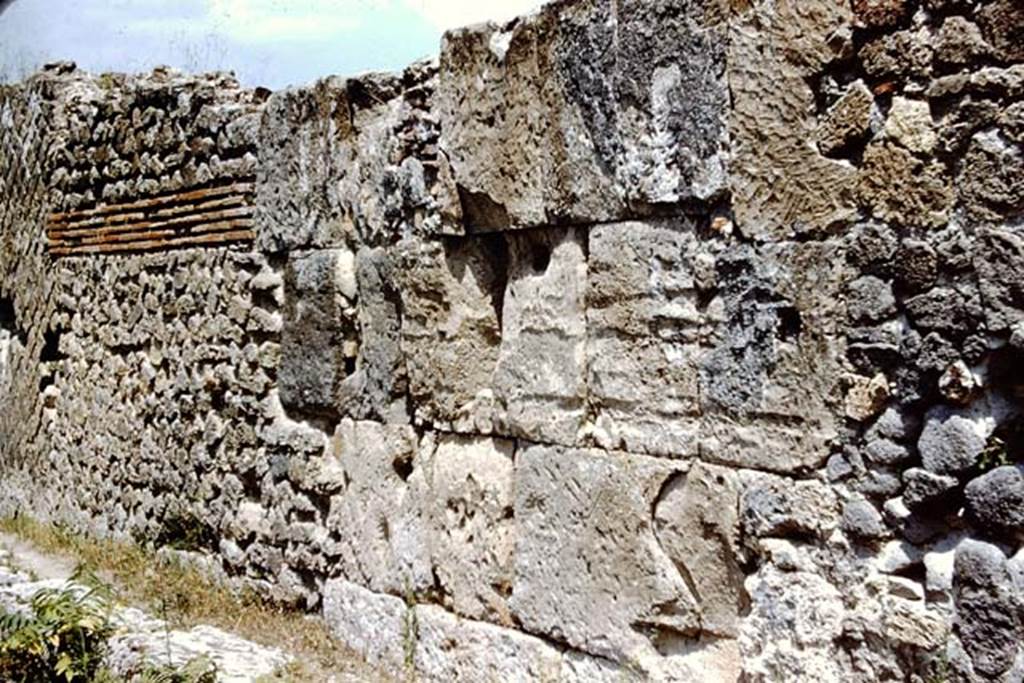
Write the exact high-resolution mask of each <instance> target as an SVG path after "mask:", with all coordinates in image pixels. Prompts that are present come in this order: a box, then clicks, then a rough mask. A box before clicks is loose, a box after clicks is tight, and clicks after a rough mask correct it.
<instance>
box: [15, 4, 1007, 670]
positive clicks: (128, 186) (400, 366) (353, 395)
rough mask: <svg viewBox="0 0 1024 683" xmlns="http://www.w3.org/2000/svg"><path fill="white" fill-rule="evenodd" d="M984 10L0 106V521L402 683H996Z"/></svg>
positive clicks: (46, 84)
mask: <svg viewBox="0 0 1024 683" xmlns="http://www.w3.org/2000/svg"><path fill="white" fill-rule="evenodd" d="M1021 26H1024V7H1022V5H1021V4H1020V3H1019V2H1018V1H1017V0H987V1H980V0H979V1H975V2H971V1H967V0H920V1H912V0H852V3H851V2H847V1H844V2H833V1H831V0H830V1H828V2H826V1H825V0H820V1H819V0H812V1H808V2H804V1H801V2H796V1H795V0H793V1H786V0H775V1H769V0H759V1H757V2H748V1H746V0H731V1H728V2H727V1H726V0H704V1H702V2H697V1H693V2H690V1H686V2H684V1H682V0H656V1H653V2H652V1H651V0H643V1H642V0H618V1H616V2H613V1H611V0H576V1H568V0H566V1H562V2H555V3H552V4H550V5H548V6H547V7H546V8H544V9H543V10H541V11H539V12H538V13H535V14H533V15H531V16H529V17H525V18H522V19H520V20H517V21H514V22H511V23H509V24H508V25H505V26H494V25H481V26H476V27H472V28H468V29H464V30H459V31H454V32H451V33H449V34H447V35H446V36H445V38H444V41H443V44H442V46H441V54H440V58H439V59H438V60H436V61H429V62H422V63H418V64H415V65H413V66H411V67H410V68H408V69H407V70H406V71H404V72H402V73H400V74H374V75H368V76H360V77H355V78H339V77H331V78H327V79H325V80H323V81H320V82H318V83H316V84H314V85H312V86H309V87H305V88H295V89H291V90H286V91H282V92H276V93H268V92H266V91H263V90H246V89H242V88H241V87H239V85H238V84H237V83H236V82H234V80H233V79H231V78H230V77H228V76H224V75H209V76H202V77H190V76H183V75H181V74H176V73H173V72H168V71H162V70H158V71H156V72H154V73H152V74H149V75H145V76H138V77H126V76H119V75H114V76H111V75H105V76H98V77H95V76H91V75H88V74H85V73H82V72H80V71H77V70H74V69H73V68H71V67H70V66H68V65H57V66H54V67H52V68H50V69H48V70H46V71H44V72H42V73H40V74H38V75H37V76H35V77H33V78H32V79H30V80H29V81H28V82H26V83H25V84H22V85H19V86H17V87H15V88H12V89H8V90H4V91H2V92H0V122H2V124H3V126H2V128H0V182H2V183H3V185H2V186H0V189H2V190H3V195H2V196H3V200H2V202H3V203H2V207H3V212H2V213H0V228H2V232H0V244H2V247H3V248H2V251H0V275H2V279H0V405H2V406H3V409H2V411H0V458H2V467H3V473H4V474H3V477H4V478H3V483H2V487H0V509H2V510H3V511H4V512H6V513H13V512H20V513H26V514H32V515H35V516H38V517H42V518H46V519H50V520H53V521H59V522H62V523H66V524H71V525H73V526H75V527H76V528H82V529H88V530H91V531H93V532H98V533H104V534H114V535H119V536H130V537H132V538H134V539H136V540H139V541H141V542H146V543H153V544H156V545H170V546H174V547H177V548H182V549H186V550H191V551H197V552H202V553H204V554H205V555H206V556H207V557H208V558H210V559H209V560H208V562H211V563H212V564H213V565H215V566H216V568H217V569H218V571H220V572H221V573H222V574H223V576H224V578H225V580H229V581H234V582H238V583H240V584H245V585H247V586H249V587H252V588H256V589H258V590H260V591H262V592H264V593H265V594H266V595H268V596H269V597H272V598H273V599H275V600H280V601H283V602H290V603H294V604H298V605H301V606H303V607H305V608H307V609H309V610H313V611H318V612H320V613H322V615H323V616H324V617H325V618H326V620H327V621H328V622H329V624H330V625H331V627H332V629H333V631H334V632H335V633H336V634H337V636H338V637H339V638H340V639H341V640H342V641H343V642H345V643H346V644H347V645H348V646H350V647H352V648H353V649H355V650H356V651H357V652H359V653H360V654H361V655H362V656H364V657H366V658H367V659H368V660H370V661H372V662H375V663H378V664H380V665H381V666H383V667H385V668H390V669H393V670H396V671H397V670H401V669H403V668H405V667H408V666H412V667H414V668H415V669H416V670H417V671H418V672H419V674H420V675H421V676H422V677H423V678H424V679H426V680H438V681H449V680H467V681H470V680H472V681H477V680H523V681H525V680H559V681H602V680H608V681H618V680H632V679H636V680H662V681H710V680H737V679H741V678H742V679H743V680H749V681H776V680H787V681H789V680H807V681H833V680H836V681H838V680H843V681H847V680H855V681H858V680H860V681H876V680H900V681H903V680H916V681H929V680H969V681H1006V682H1009V681H1018V680H1020V679H1021V677H1022V676H1024V647H1021V643H1022V642H1024V551H1022V550H1021V542H1022V540H1024V414H1022V409H1024V405H1022V401H1024V232H1022V230H1024V50H1022V46H1024V36H1022V34H1021Z"/></svg>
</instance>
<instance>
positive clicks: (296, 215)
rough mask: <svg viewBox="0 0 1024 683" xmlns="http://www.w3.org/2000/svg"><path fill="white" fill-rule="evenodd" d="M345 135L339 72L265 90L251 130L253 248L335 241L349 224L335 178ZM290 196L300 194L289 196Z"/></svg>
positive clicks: (348, 130)
mask: <svg viewBox="0 0 1024 683" xmlns="http://www.w3.org/2000/svg"><path fill="white" fill-rule="evenodd" d="M351 135H352V120H351V112H350V109H349V103H348V100H347V97H346V96H345V82H344V80H342V79H336V78H332V79H325V80H323V81H320V82H318V83H317V84H316V85H314V86H312V87H310V88H292V89H288V90H282V91H280V92H278V93H275V94H273V95H272V96H271V97H270V99H269V100H268V102H267V103H266V106H265V107H264V110H263V118H262V121H261V124H260V130H259V149H260V159H261V163H260V167H259V169H260V170H259V180H258V192H257V195H258V197H259V202H258V204H257V211H256V216H257V225H258V234H259V243H260V248H261V249H265V250H268V251H283V250H287V249H292V248H296V247H299V248H301V247H322V246H336V245H337V244H339V243H340V242H341V241H342V240H343V239H344V236H345V233H346V231H347V230H350V229H351V224H350V222H346V217H345V213H344V209H343V206H342V199H341V197H340V195H339V191H338V185H337V182H336V179H337V178H338V177H340V176H341V175H343V174H344V166H343V164H344V162H345V161H346V160H347V159H346V155H343V154H342V153H341V150H340V149H339V147H340V145H341V141H342V140H343V139H345V138H346V137H349V136H351ZM297 197H304V198H308V200H304V201H297V200H296V198H297Z"/></svg>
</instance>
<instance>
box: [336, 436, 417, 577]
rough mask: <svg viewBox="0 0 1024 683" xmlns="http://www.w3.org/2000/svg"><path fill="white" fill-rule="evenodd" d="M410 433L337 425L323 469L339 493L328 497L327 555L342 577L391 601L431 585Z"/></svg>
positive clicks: (415, 441)
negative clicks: (337, 483)
mask: <svg viewBox="0 0 1024 683" xmlns="http://www.w3.org/2000/svg"><path fill="white" fill-rule="evenodd" d="M417 451H418V444H417V439H416V432H415V431H414V430H413V429H412V428H411V427H404V426H397V425H382V424H378V423H376V422H356V421H353V420H343V421H342V422H341V424H339V425H338V428H337V430H336V432H335V434H334V437H333V439H332V440H331V445H330V448H329V451H328V454H327V460H328V462H327V463H325V468H328V469H330V470H332V471H333V472H335V473H336V478H337V479H338V480H340V482H341V483H342V489H341V490H340V491H339V492H338V493H337V494H335V495H334V496H332V497H331V507H330V512H329V514H328V516H327V528H328V531H330V532H332V535H333V537H334V538H335V539H336V540H334V541H333V542H331V543H329V544H328V547H327V549H326V552H327V554H328V555H329V556H331V557H335V558H337V566H338V569H339V571H340V574H341V576H343V577H344V578H346V579H348V580H349V581H352V582H354V583H358V584H360V585H363V586H366V587H368V588H370V589H371V590H374V591H377V592H381V593H391V594H393V595H404V594H405V592H406V591H408V590H413V591H419V590H426V589H428V588H429V587H430V586H432V585H433V575H432V572H431V563H430V545H429V534H428V523H427V519H426V512H425V510H424V506H425V500H426V497H427V496H426V493H427V482H426V479H425V475H424V470H425V468H424V467H423V466H422V465H421V463H420V462H419V460H418V458H417V455H418V453H417Z"/></svg>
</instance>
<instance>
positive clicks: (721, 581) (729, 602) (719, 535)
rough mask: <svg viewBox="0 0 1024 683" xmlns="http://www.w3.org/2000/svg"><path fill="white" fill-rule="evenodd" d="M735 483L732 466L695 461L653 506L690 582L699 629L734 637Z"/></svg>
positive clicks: (738, 607)
mask: <svg viewBox="0 0 1024 683" xmlns="http://www.w3.org/2000/svg"><path fill="white" fill-rule="evenodd" d="M739 488H740V484H739V481H738V479H737V475H736V473H735V471H734V470H731V469H728V468H725V467H716V466H714V465H705V464H703V463H696V464H694V465H693V467H691V468H690V470H689V472H687V473H686V475H685V476H680V477H677V478H675V479H673V480H672V481H671V482H670V483H669V484H668V485H667V486H666V487H665V489H664V491H663V492H662V495H661V497H660V498H659V500H658V503H657V507H655V509H654V518H655V523H656V528H657V531H658V539H659V540H660V541H661V544H662V546H663V547H664V548H665V550H666V552H667V553H668V554H669V556H670V557H671V558H672V560H673V561H674V562H675V564H676V567H679V568H680V571H685V572H687V574H688V575H689V580H690V582H691V584H692V585H693V587H694V595H695V596H696V598H697V602H698V604H699V606H700V612H701V630H702V631H703V632H704V633H707V634H711V635H714V636H718V637H731V638H735V637H736V635H737V633H738V628H739V621H740V614H741V613H742V611H743V608H744V606H745V602H746V595H745V593H744V590H743V579H744V574H743V570H742V569H741V568H740V565H739V552H738V551H739V522H738V519H737V515H738V508H739Z"/></svg>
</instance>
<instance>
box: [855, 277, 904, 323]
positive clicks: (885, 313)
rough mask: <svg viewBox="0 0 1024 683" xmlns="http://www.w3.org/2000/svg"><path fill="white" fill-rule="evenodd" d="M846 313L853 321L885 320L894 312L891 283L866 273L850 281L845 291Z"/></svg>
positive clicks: (894, 303)
mask: <svg viewBox="0 0 1024 683" xmlns="http://www.w3.org/2000/svg"><path fill="white" fill-rule="evenodd" d="M846 307H847V314H848V315H849V316H850V320H851V321H853V322H855V323H871V322H879V321H881V320H885V319H886V318H888V317H889V316H891V315H892V314H893V313H895V312H896V299H895V298H894V297H893V295H892V285H890V284H889V283H887V282H884V281H882V280H879V279H878V278H877V277H874V276H873V275H868V276H865V277H862V278H859V279H857V280H854V281H853V282H851V283H850V285H849V288H848V290H847V292H846Z"/></svg>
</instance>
